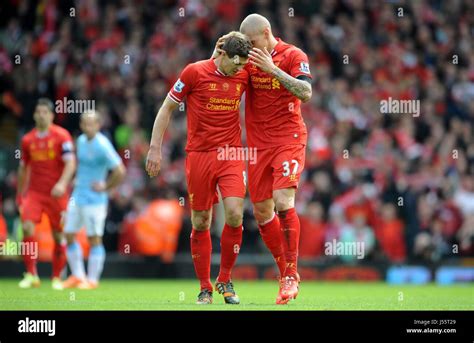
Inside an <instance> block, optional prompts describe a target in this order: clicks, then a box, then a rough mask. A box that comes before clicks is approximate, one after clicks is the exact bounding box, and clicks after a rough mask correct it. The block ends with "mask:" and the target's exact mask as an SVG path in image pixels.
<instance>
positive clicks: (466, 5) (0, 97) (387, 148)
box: [0, 0, 474, 263]
mask: <svg viewBox="0 0 474 343" xmlns="http://www.w3.org/2000/svg"><path fill="white" fill-rule="evenodd" d="M1 7H2V8H1V13H0V14H1V15H0V17H1V23H0V111H1V112H0V113H1V115H0V133H1V135H0V142H1V148H2V149H4V151H7V153H12V152H14V151H15V149H17V148H18V146H19V141H20V139H21V137H22V135H24V134H25V132H27V130H29V129H31V128H32V126H33V125H34V122H33V118H32V114H33V111H34V106H35V103H36V100H37V99H38V98H39V97H40V96H47V97H49V98H51V99H52V100H58V99H64V98H67V99H78V100H87V99H93V100H95V107H96V109H97V110H98V111H100V112H101V114H102V115H103V118H104V126H103V132H104V133H106V134H107V135H108V137H109V138H110V139H111V140H112V142H113V144H114V146H115V147H116V148H117V149H118V151H120V153H121V155H122V157H123V159H124V162H125V164H126V166H127V170H128V175H127V179H126V181H125V183H124V184H123V185H122V186H120V188H119V189H118V190H117V191H115V192H113V194H112V197H111V203H110V212H109V217H108V220H107V228H106V236H105V243H106V245H107V250H108V251H117V249H118V248H117V247H118V241H119V236H120V234H121V232H123V223H124V222H127V223H129V222H130V221H132V222H133V218H135V217H137V216H138V215H139V214H140V212H141V211H143V210H144V209H145V208H146V206H147V204H148V203H149V202H150V201H151V200H152V199H158V198H160V199H176V200H178V199H180V198H181V199H183V198H184V199H186V186H185V175H184V156H185V154H184V145H185V141H186V138H185V137H186V114H185V111H177V112H176V113H175V115H174V116H173V119H172V122H171V124H170V126H169V129H168V131H167V133H166V136H165V140H164V159H165V160H164V165H163V167H162V172H161V173H160V175H159V176H158V178H156V179H149V178H148V176H147V175H146V173H145V171H144V168H143V166H144V159H145V156H146V152H147V149H148V141H149V136H150V132H151V127H152V125H153V121H154V118H155V114H156V112H157V109H158V108H159V106H160V105H161V102H162V101H163V99H164V98H165V96H166V93H167V92H168V90H169V88H170V87H171V85H172V84H173V83H174V81H175V80H176V79H177V77H178V75H179V73H180V71H181V69H182V68H183V67H184V66H185V65H186V64H187V63H189V62H193V61H196V60H200V59H206V58H209V57H210V55H211V53H212V50H213V47H214V44H215V41H216V40H217V39H218V38H219V37H220V36H221V35H222V34H225V33H227V32H229V31H232V30H238V28H239V26H240V21H241V20H242V19H243V18H244V17H245V16H246V15H247V14H249V13H253V12H256V13H260V14H262V15H264V16H266V17H267V18H268V19H269V20H270V22H271V24H272V29H273V32H274V34H275V36H277V37H281V38H282V39H283V40H285V41H287V42H289V43H292V44H294V45H296V46H298V47H300V48H301V49H303V51H305V52H306V53H307V55H308V57H309V59H310V67H311V72H312V75H313V79H314V82H313V97H312V99H311V101H310V102H308V103H306V104H304V105H303V106H302V112H303V117H304V120H305V122H306V124H307V128H308V137H309V139H308V146H307V160H306V168H305V172H304V175H303V177H302V180H301V183H300V188H299V191H298V196H297V205H296V206H297V211H298V213H299V214H300V218H301V230H302V232H301V237H302V240H301V245H300V255H301V259H311V258H315V257H316V258H327V256H326V255H325V246H324V243H325V242H326V241H332V240H333V239H337V240H340V241H347V242H355V241H359V242H364V243H365V248H366V255H367V258H368V259H369V260H384V261H391V262H394V263H399V262H404V261H407V260H408V259H411V260H416V259H418V260H424V261H429V262H437V261H439V260H441V259H444V258H446V257H455V256H473V255H474V39H473V37H474V2H472V1H469V0H452V1H442V0H433V1H428V0H418V1H363V0H339V1H336V0H322V1H312V0H302V1H285V0H280V1H277V0H274V1H271V0H209V1H205V0H118V1H106V0H83V1H79V0H77V1H74V0H5V1H3V2H2V6H1ZM400 9H401V10H400ZM389 97H391V98H393V99H399V100H410V99H411V100H419V101H420V104H421V108H420V114H419V116H418V117H415V116H413V115H410V114H396V113H389V114H384V113H381V110H380V101H381V100H384V99H388V98H389ZM242 112H243V111H242ZM242 115H243V113H242ZM56 122H57V123H58V124H59V125H61V126H64V127H65V128H67V129H68V130H69V131H70V132H71V133H73V135H74V136H77V135H78V134H79V129H78V114H71V113H57V114H56ZM244 138H245V137H244ZM257 158H258V156H257ZM0 161H3V162H4V163H3V162H2V164H3V166H2V170H3V171H2V174H1V175H2V176H1V178H0V180H1V182H0V184H1V192H2V193H1V199H0V202H1V205H2V213H3V217H4V219H5V220H6V224H5V225H6V226H7V227H8V230H9V231H10V233H11V232H12V230H13V228H12V225H13V224H12V223H13V221H14V218H15V217H16V216H17V214H18V212H17V209H16V206H15V200H14V199H15V187H16V166H17V163H18V161H17V160H16V161H15V160H14V161H13V163H8V161H9V156H7V157H4V158H3V160H1V159H0ZM15 162H16V164H15ZM12 164H13V165H12ZM185 205H187V201H186V202H185ZM184 213H185V216H184V217H183V227H182V230H181V235H180V241H179V244H178V250H188V249H189V246H188V241H189V237H188V236H189V233H190V230H191V227H190V220H189V213H190V211H189V209H188V208H186V210H185V211H184ZM5 225H4V226H5ZM244 227H245V231H244V238H243V239H244V243H243V246H242V250H241V252H242V253H244V252H254V253H259V252H264V251H266V250H265V248H264V246H263V243H262V242H261V239H260V238H259V233H258V228H257V226H256V223H255V221H254V217H253V215H252V208H251V204H250V202H249V201H247V203H246V209H245V216H244ZM219 231H220V228H219V227H217V225H216V227H215V228H214V231H213V232H214V237H215V248H214V249H215V251H219V244H218V238H217V237H218V236H219ZM0 236H1V235H0ZM0 238H1V237H0Z"/></svg>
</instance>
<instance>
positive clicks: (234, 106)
mask: <svg viewBox="0 0 474 343" xmlns="http://www.w3.org/2000/svg"><path fill="white" fill-rule="evenodd" d="M239 106H240V99H228V98H215V97H211V98H209V102H208V103H207V105H206V109H208V110H210V111H237V110H238V109H239Z"/></svg>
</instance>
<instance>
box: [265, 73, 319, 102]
mask: <svg viewBox="0 0 474 343" xmlns="http://www.w3.org/2000/svg"><path fill="white" fill-rule="evenodd" d="M272 75H273V76H275V78H276V79H277V80H278V81H280V83H281V84H282V85H283V86H284V87H285V88H286V89H288V91H289V92H290V93H291V94H293V95H294V96H296V97H297V98H298V99H300V100H301V101H303V102H307V101H309V99H311V95H312V93H313V92H312V89H311V84H310V83H309V82H308V81H306V80H300V79H297V78H295V77H293V76H291V75H288V74H287V73H285V72H284V71H283V70H281V69H280V68H278V67H277V66H275V68H274V69H273V71H272Z"/></svg>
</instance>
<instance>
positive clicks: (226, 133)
mask: <svg viewBox="0 0 474 343" xmlns="http://www.w3.org/2000/svg"><path fill="white" fill-rule="evenodd" d="M247 83H248V72H247V71H245V70H241V71H240V72H238V73H236V74H235V75H233V76H226V75H224V74H223V73H221V72H220V71H219V70H218V69H217V67H216V65H215V63H214V60H212V59H210V60H204V61H198V62H196V63H191V64H188V65H187V66H186V68H184V70H183V71H182V73H181V75H180V77H179V79H178V81H176V83H175V84H174V86H173V88H172V89H171V90H170V91H169V93H168V96H169V97H170V98H171V99H172V100H173V101H175V102H177V103H180V102H182V101H183V100H184V98H185V97H186V105H187V122H188V141H187V144H186V151H209V150H216V149H217V148H219V147H223V146H225V145H229V146H242V138H241V132H242V130H241V127H240V116H239V113H240V111H239V107H240V97H241V96H242V93H243V92H244V91H245V90H246V88H247Z"/></svg>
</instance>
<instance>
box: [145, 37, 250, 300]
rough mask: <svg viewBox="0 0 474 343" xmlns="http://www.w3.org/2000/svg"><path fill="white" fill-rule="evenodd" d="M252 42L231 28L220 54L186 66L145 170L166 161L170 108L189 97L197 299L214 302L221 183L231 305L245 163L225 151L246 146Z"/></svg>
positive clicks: (225, 287) (222, 279) (223, 273)
mask: <svg viewBox="0 0 474 343" xmlns="http://www.w3.org/2000/svg"><path fill="white" fill-rule="evenodd" d="M250 49H251V44H250V41H249V40H248V38H247V37H245V36H244V35H242V34H241V33H239V32H232V33H231V34H229V35H228V36H227V38H226V39H225V42H224V44H223V47H222V50H223V51H224V52H223V53H222V54H221V55H220V56H219V57H217V58H216V59H209V60H203V61H199V62H196V63H191V64H189V65H187V66H186V67H185V68H184V70H183V71H182V73H181V75H180V77H179V79H178V81H176V83H175V85H174V86H173V88H172V89H171V90H170V92H169V93H168V96H167V97H166V99H165V100H164V102H163V105H162V106H161V108H160V110H159V112H158V114H157V117H156V120H155V124H154V126H153V133H152V137H151V142H150V150H149V152H148V156H147V164H146V169H147V172H148V173H149V175H150V176H151V177H153V176H155V175H157V173H158V172H159V170H160V166H161V144H162V140H163V134H164V132H165V129H166V127H167V126H168V123H169V120H170V116H171V113H172V111H173V110H174V109H176V107H177V106H178V104H179V103H180V102H182V101H183V100H184V98H186V102H187V123H188V137H187V145H186V153H187V156H186V181H187V185H188V193H189V201H190V204H191V210H192V212H191V221H192V225H193V230H192V233H191V254H192V259H193V263H194V268H195V271H196V275H197V277H198V279H199V281H200V284H201V292H200V293H199V295H198V300H197V303H198V304H210V303H212V291H213V287H212V284H211V281H210V264H211V249H212V246H211V236H210V231H209V228H210V225H211V218H212V205H213V204H214V203H216V202H218V195H217V189H216V187H217V186H218V187H219V190H220V193H221V195H222V198H223V202H224V209H225V226H224V230H223V232H222V236H221V265H220V272H219V276H218V277H217V281H216V285H215V286H216V290H217V291H218V292H219V293H220V294H223V296H224V300H225V302H226V303H229V304H238V303H239V302H240V300H239V298H238V296H237V295H236V293H235V290H234V287H233V284H232V282H231V271H232V268H233V266H234V264H235V261H236V259H237V255H238V252H239V249H240V245H241V241H242V229H243V228H242V217H243V201H244V197H245V162H244V161H243V160H236V159H233V158H230V157H229V156H225V154H221V152H222V151H223V148H224V147H225V149H226V151H228V149H242V142H241V127H240V116H239V107H240V106H239V105H240V98H241V95H242V93H243V92H244V91H245V90H246V88H247V83H248V73H247V71H245V70H243V68H244V65H245V64H246V63H247V60H248V53H249V51H250Z"/></svg>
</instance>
